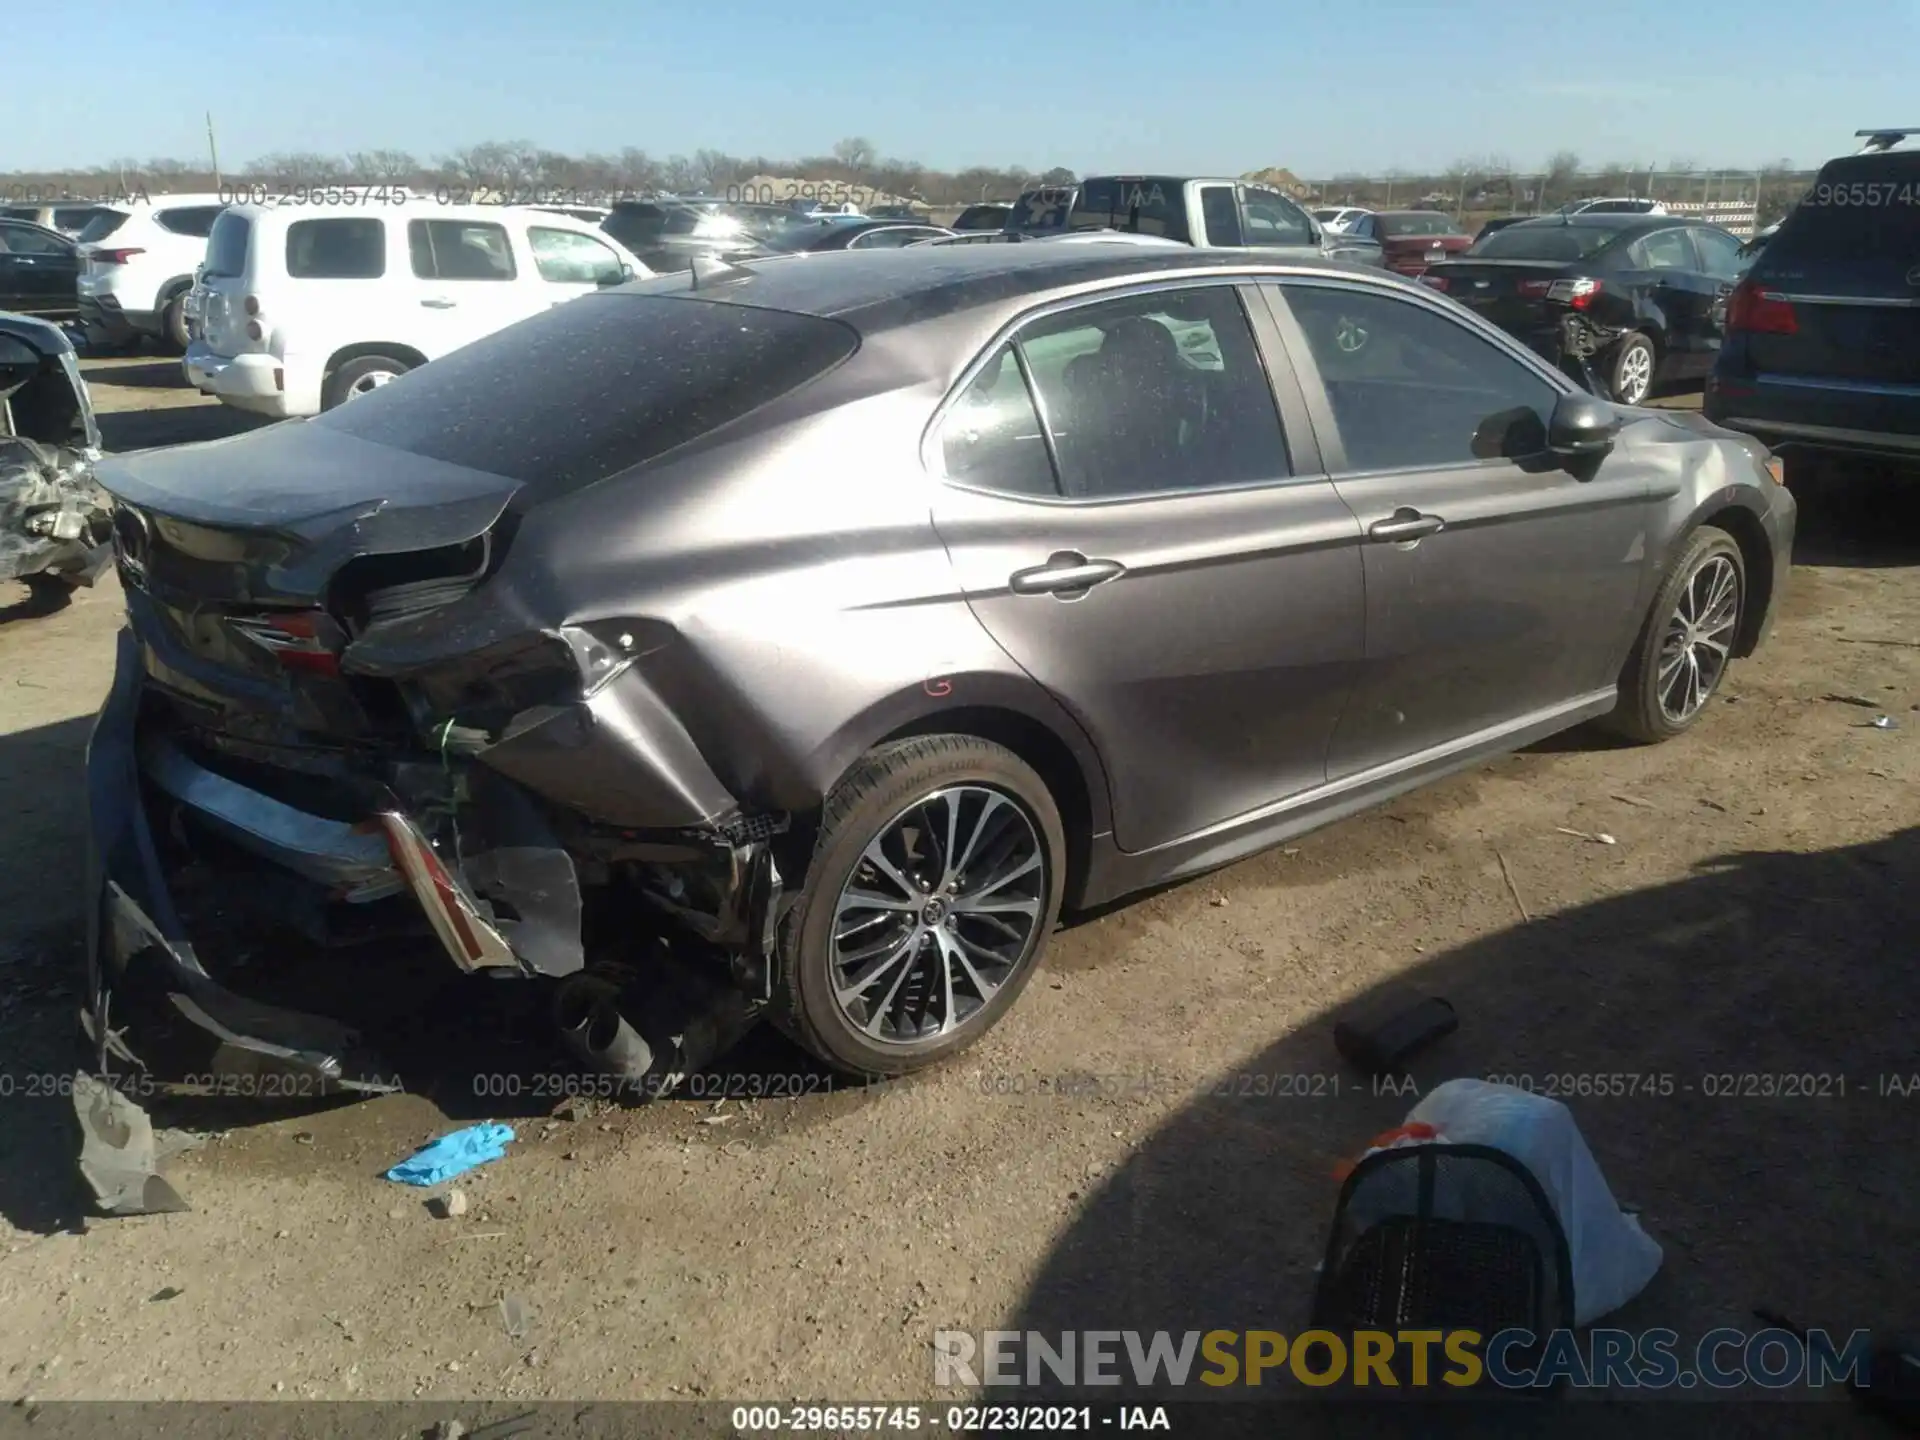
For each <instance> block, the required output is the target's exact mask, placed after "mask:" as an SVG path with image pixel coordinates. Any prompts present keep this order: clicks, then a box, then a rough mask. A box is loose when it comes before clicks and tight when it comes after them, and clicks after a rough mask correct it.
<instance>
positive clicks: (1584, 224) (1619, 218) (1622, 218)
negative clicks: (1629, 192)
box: [1507, 210, 1706, 230]
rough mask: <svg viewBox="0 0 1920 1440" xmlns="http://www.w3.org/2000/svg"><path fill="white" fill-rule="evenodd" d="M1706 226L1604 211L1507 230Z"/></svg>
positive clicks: (1680, 218) (1682, 218) (1678, 218)
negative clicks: (1554, 227) (1560, 227)
mask: <svg viewBox="0 0 1920 1440" xmlns="http://www.w3.org/2000/svg"><path fill="white" fill-rule="evenodd" d="M1704 223H1706V222H1704V221H1702V220H1701V219H1700V217H1699V216H1697V215H1694V216H1688V215H1631V214H1625V213H1623V212H1620V211H1613V210H1602V211H1600V212H1599V213H1598V214H1594V213H1592V212H1590V211H1583V212H1582V213H1580V214H1578V215H1536V216H1534V217H1533V218H1531V219H1528V220H1522V221H1520V222H1519V224H1517V225H1512V226H1509V227H1507V228H1509V229H1513V230H1518V229H1521V228H1522V227H1523V226H1531V225H1537V226H1539V227H1541V228H1542V229H1544V228H1545V227H1547V226H1549V225H1562V226H1565V227H1567V228H1569V229H1574V230H1664V229H1666V228H1667V227H1668V226H1670V225H1700V224H1704Z"/></svg>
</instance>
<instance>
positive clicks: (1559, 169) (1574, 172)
mask: <svg viewBox="0 0 1920 1440" xmlns="http://www.w3.org/2000/svg"><path fill="white" fill-rule="evenodd" d="M1579 180H1580V157H1579V156H1578V155H1576V154H1574V153H1573V151H1571V150H1556V151H1554V153H1553V158H1552V159H1551V160H1549V161H1547V173H1546V174H1544V175H1542V176H1541V177H1540V198H1539V202H1538V203H1539V206H1540V208H1541V209H1542V210H1544V209H1546V208H1547V207H1548V206H1550V205H1564V204H1565V203H1566V202H1567V201H1569V200H1571V199H1573V198H1574V195H1573V191H1574V187H1575V186H1576V185H1577V184H1578V183H1579Z"/></svg>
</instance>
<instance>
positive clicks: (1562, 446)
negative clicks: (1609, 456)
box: [1547, 395, 1622, 460]
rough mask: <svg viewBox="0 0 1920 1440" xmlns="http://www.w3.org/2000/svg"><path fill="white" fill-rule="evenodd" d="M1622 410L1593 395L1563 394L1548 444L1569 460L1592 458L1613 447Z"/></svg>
mask: <svg viewBox="0 0 1920 1440" xmlns="http://www.w3.org/2000/svg"><path fill="white" fill-rule="evenodd" d="M1621 423H1622V421H1621V416H1620V412H1619V411H1618V410H1616V409H1614V408H1613V406H1611V405H1609V404H1608V403H1607V402H1606V401H1604V400H1597V399H1595V398H1594V397H1593V396H1591V395H1562V396H1561V397H1560V402H1559V403H1558V404H1557V405H1555V406H1554V407H1553V419H1552V420H1551V421H1550V422H1548V425H1547V448H1548V449H1549V450H1551V451H1552V452H1553V453H1554V454H1555V455H1558V456H1560V457H1561V458H1563V459H1568V460H1581V459H1592V458H1596V457H1598V456H1601V455H1605V454H1606V453H1607V452H1608V451H1609V450H1611V449H1613V442H1614V439H1615V437H1616V436H1618V435H1619V433H1620V426H1621Z"/></svg>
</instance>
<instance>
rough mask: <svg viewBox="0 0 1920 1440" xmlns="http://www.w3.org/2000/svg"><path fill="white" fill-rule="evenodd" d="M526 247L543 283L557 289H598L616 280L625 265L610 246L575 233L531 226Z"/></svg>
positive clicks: (574, 231) (543, 226) (575, 231)
mask: <svg viewBox="0 0 1920 1440" xmlns="http://www.w3.org/2000/svg"><path fill="white" fill-rule="evenodd" d="M527 247H528V248H529V249H530V250H532V251H533V263H534V266H535V268H537V269H538V270H539V271H540V278H541V279H542V280H546V281H550V282H551V283H553V284H556V285H598V284H600V283H602V282H603V281H612V280H618V279H620V278H621V276H622V274H623V273H624V271H623V269H622V265H623V263H624V262H622V260H621V259H620V257H619V256H618V255H616V254H614V253H613V249H612V247H610V246H607V245H602V244H601V243H600V242H599V241H598V240H595V239H594V238H593V237H592V236H591V235H582V234H580V233H579V231H577V230H554V229H552V228H550V227H548V226H545V225H534V226H531V227H529V229H528V230H527Z"/></svg>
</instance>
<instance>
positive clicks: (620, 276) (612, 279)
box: [598, 260, 634, 290]
mask: <svg viewBox="0 0 1920 1440" xmlns="http://www.w3.org/2000/svg"><path fill="white" fill-rule="evenodd" d="M633 278H634V269H633V267H632V266H631V265H629V264H627V262H626V261H624V260H622V261H621V262H620V268H619V269H618V270H603V271H601V272H600V279H599V282H598V283H599V286H600V288H601V289H602V290H605V289H607V288H608V287H610V286H613V285H624V284H626V283H627V281H629V280H631V279H633Z"/></svg>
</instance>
